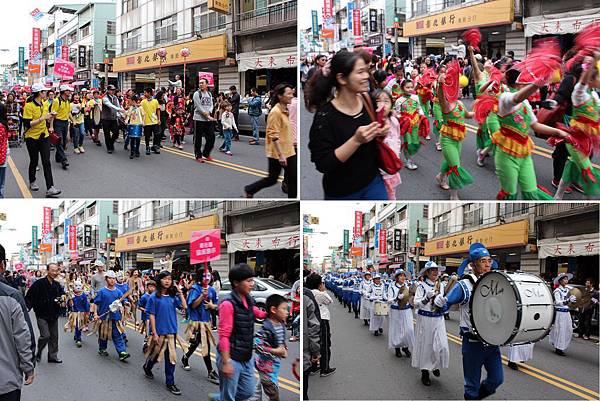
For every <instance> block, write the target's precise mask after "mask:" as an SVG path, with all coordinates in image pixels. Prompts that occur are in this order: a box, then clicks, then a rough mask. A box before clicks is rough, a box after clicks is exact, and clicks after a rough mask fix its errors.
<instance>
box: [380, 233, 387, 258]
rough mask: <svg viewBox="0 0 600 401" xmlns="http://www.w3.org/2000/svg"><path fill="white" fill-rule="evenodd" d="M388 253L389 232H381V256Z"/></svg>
mask: <svg viewBox="0 0 600 401" xmlns="http://www.w3.org/2000/svg"><path fill="white" fill-rule="evenodd" d="M386 253H387V230H379V254H380V255H385V254H386Z"/></svg>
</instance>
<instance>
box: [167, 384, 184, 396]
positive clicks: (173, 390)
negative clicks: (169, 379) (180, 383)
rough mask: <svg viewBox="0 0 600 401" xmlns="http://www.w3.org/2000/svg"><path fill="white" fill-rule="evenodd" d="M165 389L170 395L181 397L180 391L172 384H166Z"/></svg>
mask: <svg viewBox="0 0 600 401" xmlns="http://www.w3.org/2000/svg"><path fill="white" fill-rule="evenodd" d="M167 389H168V390H169V391H170V392H171V393H172V394H175V395H181V390H179V389H178V388H177V386H176V385H174V384H167Z"/></svg>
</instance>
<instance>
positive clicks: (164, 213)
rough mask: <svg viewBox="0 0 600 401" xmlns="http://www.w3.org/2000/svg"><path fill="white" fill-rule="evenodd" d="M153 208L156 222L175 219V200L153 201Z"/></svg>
mask: <svg viewBox="0 0 600 401" xmlns="http://www.w3.org/2000/svg"><path fill="white" fill-rule="evenodd" d="M152 209H153V213H152V216H153V221H154V224H158V223H164V222H167V221H171V220H173V201H162V200H160V201H153V202H152Z"/></svg>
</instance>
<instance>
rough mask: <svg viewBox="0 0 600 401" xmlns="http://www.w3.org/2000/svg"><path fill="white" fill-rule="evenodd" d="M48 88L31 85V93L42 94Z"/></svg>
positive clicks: (40, 85)
mask: <svg viewBox="0 0 600 401" xmlns="http://www.w3.org/2000/svg"><path fill="white" fill-rule="evenodd" d="M45 90H46V87H45V86H44V85H42V84H33V85H31V92H33V93H37V92H41V91H45Z"/></svg>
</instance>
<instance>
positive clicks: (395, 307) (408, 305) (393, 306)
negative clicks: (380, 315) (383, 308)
mask: <svg viewBox="0 0 600 401" xmlns="http://www.w3.org/2000/svg"><path fill="white" fill-rule="evenodd" d="M390 308H392V309H396V310H405V309H411V308H412V306H411V305H410V304H407V305H406V306H405V307H404V308H400V307H399V306H398V305H391V306H390Z"/></svg>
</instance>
